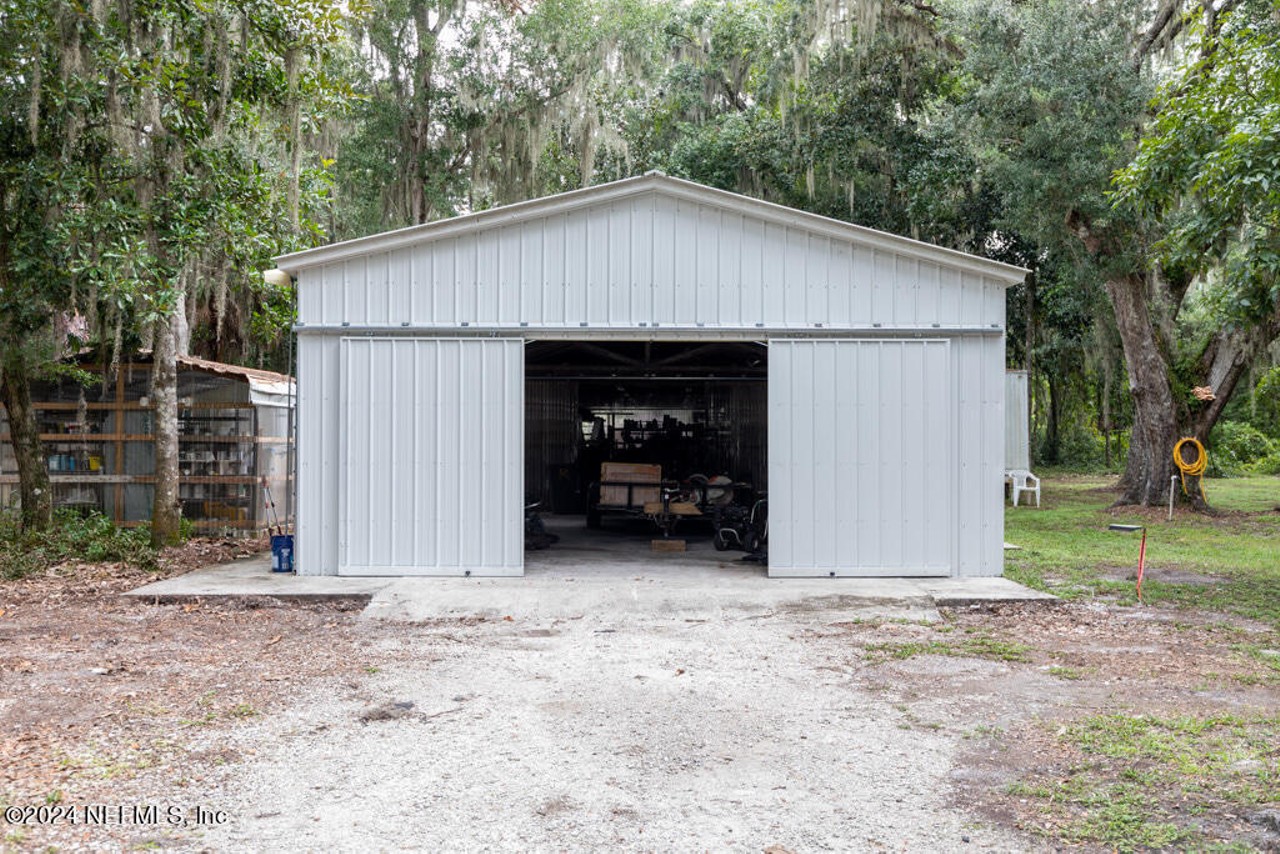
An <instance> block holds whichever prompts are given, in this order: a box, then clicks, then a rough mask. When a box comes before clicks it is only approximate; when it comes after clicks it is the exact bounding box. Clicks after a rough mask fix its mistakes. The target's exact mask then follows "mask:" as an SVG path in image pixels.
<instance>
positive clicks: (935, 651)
mask: <svg viewBox="0 0 1280 854" xmlns="http://www.w3.org/2000/svg"><path fill="white" fill-rule="evenodd" d="M865 649H866V651H867V658H868V661H867V663H868V664H882V663H884V662H886V661H903V660H905V659H908V658H914V657H915V656H917V655H949V656H953V657H956V658H985V659H988V660H990V661H1028V660H1029V657H1028V653H1029V652H1030V650H1031V647H1029V646H1027V645H1025V644H1020V643H1017V642H1015V641H1007V640H1002V639H1001V638H997V637H995V636H994V635H991V634H988V633H986V632H976V631H974V632H971V633H970V632H966V634H965V635H962V636H960V637H955V638H951V637H948V638H946V639H943V640H934V639H930V640H919V641H890V642H887V643H872V644H867V645H866V646H865Z"/></svg>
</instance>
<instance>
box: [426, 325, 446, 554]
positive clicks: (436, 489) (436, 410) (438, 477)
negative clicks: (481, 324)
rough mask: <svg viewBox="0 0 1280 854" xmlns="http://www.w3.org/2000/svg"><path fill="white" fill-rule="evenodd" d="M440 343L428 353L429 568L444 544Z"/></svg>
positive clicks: (433, 342) (432, 346)
mask: <svg viewBox="0 0 1280 854" xmlns="http://www.w3.org/2000/svg"><path fill="white" fill-rule="evenodd" d="M441 343H442V342H440V341H432V342H430V353H431V359H432V369H433V373H434V374H435V385H434V391H435V394H434V395H433V398H434V402H435V405H434V406H433V407H432V409H433V412H432V414H431V419H430V420H431V422H432V423H433V424H434V425H435V431H434V432H435V435H434V438H435V445H436V447H435V453H434V454H433V455H432V460H431V468H432V469H433V470H434V473H435V476H434V477H433V478H431V511H432V512H431V521H432V537H431V550H430V555H431V562H430V564H429V565H430V566H438V565H439V564H440V562H441V551H442V547H443V544H444V537H443V536H442V535H441V531H440V525H441V519H440V517H441V513H440V493H441V487H442V486H443V483H442V481H443V480H444V465H443V462H442V456H441V452H442V451H443V450H444V424H443V423H442V419H441V417H440V411H441V409H443V407H442V406H441V405H440V404H441V402H442V400H443V397H444V388H443V387H442V386H441V381H442V378H443V374H444V359H443V358H442V356H443V354H442V352H441V350H440V345H441Z"/></svg>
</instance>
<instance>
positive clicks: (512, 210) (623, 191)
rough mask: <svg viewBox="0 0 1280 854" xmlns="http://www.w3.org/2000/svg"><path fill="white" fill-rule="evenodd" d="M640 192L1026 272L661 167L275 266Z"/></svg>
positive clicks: (960, 263)
mask: <svg viewBox="0 0 1280 854" xmlns="http://www.w3.org/2000/svg"><path fill="white" fill-rule="evenodd" d="M646 193H657V194H659V195H663V196H667V197H671V198H675V199H681V200H686V201H691V202H696V203H701V204H706V205H711V206H714V207H719V208H723V209H726V210H731V211H734V212H737V213H741V214H744V215H749V216H753V217H756V218H758V219H762V220H765V221H767V222H773V223H777V224H779V225H786V226H790V227H792V228H801V229H805V230H809V231H812V232H815V233H820V234H824V235H826V236H829V237H838V238H844V239H846V240H849V241H851V242H853V243H856V244H861V245H864V246H867V247H869V248H878V249H884V250H887V251H891V252H897V253H901V254H905V255H911V256H915V257H917V258H921V259H925V260H929V261H933V262H934V263H936V264H940V265H942V266H946V267H958V268H962V269H966V270H971V271H973V272H977V273H981V274H984V275H988V276H991V277H993V278H995V279H997V280H999V281H1001V282H1003V283H1004V284H1006V285H1013V284H1017V283H1018V282H1021V281H1022V280H1023V278H1024V277H1025V276H1026V275H1027V273H1028V272H1029V271H1028V270H1026V269H1025V268H1023V267H1015V266H1013V265H1011V264H1004V263H1002V262H1000V261H993V260H991V259H989V258H983V257H981V256H978V255H970V254H969V253H967V252H959V251H957V250H955V249H947V248H946V247H943V246H937V245H934V244H932V243H925V242H924V241H921V240H912V239H911V238H909V237H902V236H900V235H897V234H890V233H889V232H885V231H877V230H876V229H874V228H867V227H866V226H862V225H854V224H853V223H848V222H844V221H842V220H838V219H831V218H830V217H825V216H821V215H819V214H814V213H809V212H808V211H802V210H798V209H796V208H789V207H786V206H785V205H779V204H774V203H773V202H766V201H763V200H761V199H756V198H752V197H750V196H743V195H739V194H738V193H730V192H728V191H727V190H718V189H715V188H714V187H708V186H705V185H703V184H698V183H695V182H693V181H685V180H683V179H680V178H672V177H671V176H669V175H666V174H663V173H662V172H658V171H653V172H646V173H645V174H644V175H640V176H638V177H635V178H624V179H622V180H620V181H613V182H610V183H608V184H598V185H596V186H594V187H586V188H584V189H581V190H571V191H570V192H567V193H560V194H557V195H554V196H544V197H542V198H539V199H530V200H529V201H525V202H517V203H515V204H511V205H505V206H503V207H499V208H491V209H489V210H484V211H477V212H476V213H471V214H464V215H462V216H456V217H451V218H449V219H441V220H436V221H434V222H428V223H423V224H422V225H411V226H408V227H406V228H400V229H396V230H394V231H386V232H382V233H380V234H371V235H368V236H366V237H357V238H355V239H353V240H344V241H341V242H339V243H331V244H329V245H327V246H318V247H316V248H314V249H304V250H302V251H301V252H293V253H291V254H288V255H281V256H279V257H278V258H276V259H275V262H276V266H277V267H278V268H279V269H281V270H284V271H286V272H288V273H290V274H296V273H297V272H298V271H300V270H303V269H306V268H309V267H317V266H320V265H323V264H331V263H334V262H336V261H345V260H347V259H349V258H356V257H360V256H363V255H370V254H373V253H375V252H386V251H388V250H392V249H400V248H403V247H405V246H415V245H419V244H423V243H428V242H431V241H434V240H440V239H444V238H447V237H453V236H456V235H458V234H459V233H462V232H467V231H483V230H485V229H489V228H497V227H500V226H506V225H512V224H515V223H519V222H522V221H525V220H529V219H534V218H537V217H544V216H548V215H552V214H558V213H566V212H569V211H573V210H579V209H581V208H585V207H591V206H595V205H606V204H608V203H610V202H613V201H617V200H619V199H626V198H631V197H634V196H639V195H643V194H646Z"/></svg>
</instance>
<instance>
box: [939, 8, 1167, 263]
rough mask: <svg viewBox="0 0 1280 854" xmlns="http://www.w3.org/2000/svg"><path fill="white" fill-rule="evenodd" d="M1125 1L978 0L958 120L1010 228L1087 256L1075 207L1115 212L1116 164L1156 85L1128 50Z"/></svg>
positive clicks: (1094, 216) (1091, 212)
mask: <svg viewBox="0 0 1280 854" xmlns="http://www.w3.org/2000/svg"><path fill="white" fill-rule="evenodd" d="M1127 11H1128V4H1126V3H1124V2H1123V0H1108V2H1102V3H1088V4H1082V3H1075V2H1071V0H1050V2H1046V3H1033V4H1023V3H1013V2H1008V0H1006V1H1005V2H998V3H986V2H983V3H972V4H967V5H966V6H964V7H963V11H962V14H961V16H960V18H959V20H958V22H957V28H958V29H959V31H960V33H961V34H962V37H963V39H964V43H965V48H966V52H965V58H964V63H963V77H962V79H961V84H960V85H961V91H962V93H963V95H962V99H961V100H960V102H959V104H958V106H957V109H956V117H955V120H956V121H957V123H958V124H959V125H960V126H961V127H962V128H963V129H964V132H965V136H966V138H967V139H968V140H969V144H970V145H971V147H972V149H973V150H974V151H975V152H976V154H977V157H978V159H979V162H980V164H981V165H982V167H983V169H984V170H985V171H986V172H987V174H988V175H989V176H990V180H991V182H992V184H993V185H994V186H996V187H998V188H1000V193H1001V196H1002V200H1003V213H1002V214H1001V217H1000V222H1001V223H1002V224H1004V225H1005V227H1006V228H1008V229H1010V230H1011V231H1014V232H1016V233H1018V234H1021V235H1023V236H1024V237H1025V238H1027V239H1030V240H1033V241H1035V242H1036V243H1037V244H1038V245H1039V246H1040V247H1041V248H1042V249H1056V250H1058V251H1060V252H1063V253H1065V258H1064V260H1066V259H1071V258H1077V259H1078V256H1079V253H1078V249H1077V248H1076V238H1075V236H1074V234H1072V232H1071V229H1070V221H1071V218H1072V216H1073V215H1082V216H1084V217H1086V218H1087V219H1089V220H1092V221H1102V220H1105V219H1106V218H1107V216H1108V215H1109V210H1108V205H1107V200H1106V197H1105V193H1106V190H1107V188H1108V183H1109V179H1110V175H1111V172H1112V171H1113V170H1114V169H1116V168H1118V167H1120V166H1122V165H1123V164H1124V163H1125V162H1126V161H1127V160H1128V157H1129V153H1130V150H1131V146H1132V144H1133V142H1134V132H1135V127H1136V121H1135V120H1136V118H1137V117H1138V116H1139V115H1140V114H1141V106H1142V103H1143V101H1144V99H1145V98H1146V96H1147V94H1148V90H1147V88H1146V84H1145V83H1144V82H1143V80H1142V79H1141V78H1140V77H1139V75H1138V74H1137V73H1136V72H1135V71H1134V69H1133V68H1132V65H1131V63H1130V60H1129V49H1130V47H1129V45H1130V38H1131V26H1132V25H1131V22H1130V17H1129V15H1128V14H1126V13H1127Z"/></svg>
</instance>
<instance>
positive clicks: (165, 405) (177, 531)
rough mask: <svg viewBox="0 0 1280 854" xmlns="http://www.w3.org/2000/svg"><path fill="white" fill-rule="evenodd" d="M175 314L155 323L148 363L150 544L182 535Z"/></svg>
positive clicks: (166, 542)
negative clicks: (152, 458)
mask: <svg viewBox="0 0 1280 854" xmlns="http://www.w3.org/2000/svg"><path fill="white" fill-rule="evenodd" d="M176 325H177V318H176V317H167V318H164V319H163V320H160V321H158V322H157V323H156V332H155V349H154V350H153V352H152V365H151V402H152V406H154V407H155V448H156V494H155V503H154V505H153V506H152V509H151V544H152V545H153V546H156V547H157V548H159V547H161V546H168V545H173V544H174V543H176V542H178V541H179V540H180V539H181V537H182V530H181V521H182V508H181V505H180V504H179V503H178V363H177V343H178V334H177V333H178V331H177V329H176V328H175V327H176Z"/></svg>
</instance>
